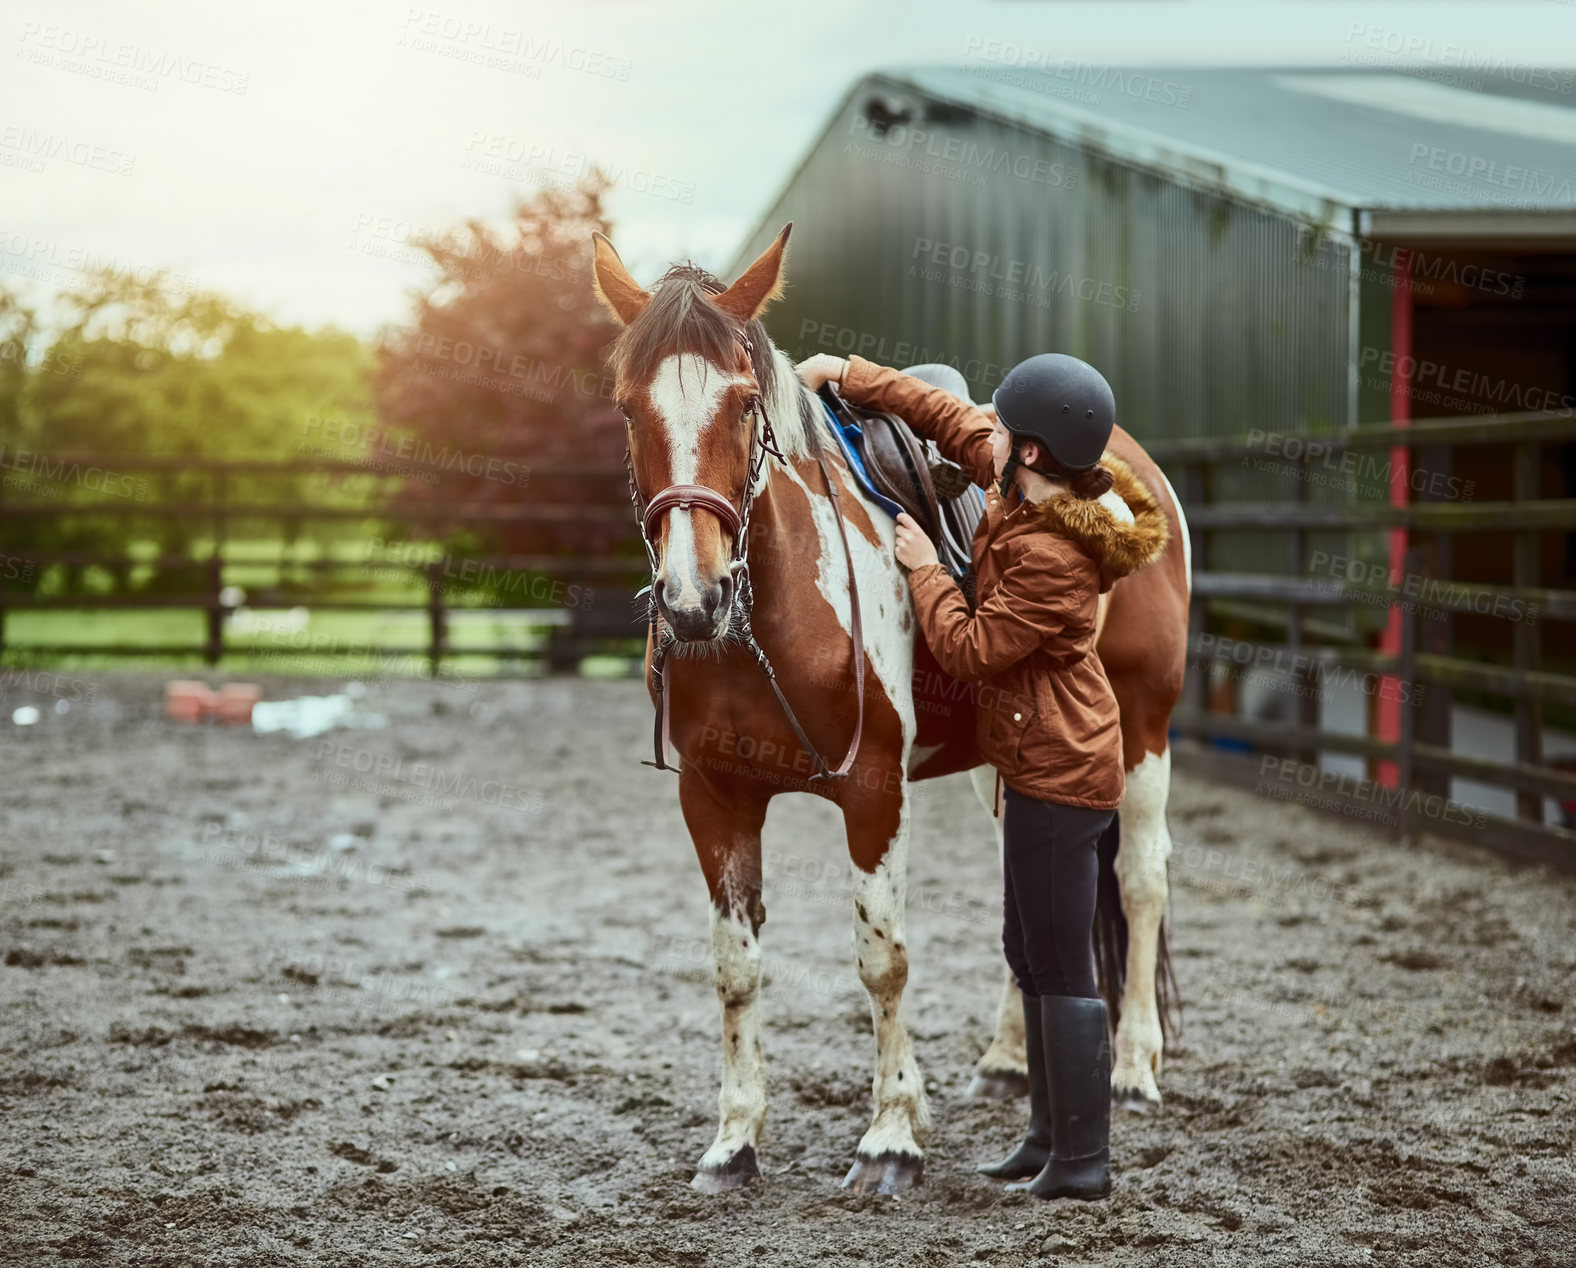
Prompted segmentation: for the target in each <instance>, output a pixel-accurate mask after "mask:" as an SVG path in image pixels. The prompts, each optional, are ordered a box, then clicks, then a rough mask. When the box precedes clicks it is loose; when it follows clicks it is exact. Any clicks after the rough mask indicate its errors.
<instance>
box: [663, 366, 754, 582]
mask: <svg viewBox="0 0 1576 1268" xmlns="http://www.w3.org/2000/svg"><path fill="white" fill-rule="evenodd" d="M744 382H748V380H746V379H740V378H737V377H735V376H734V375H730V374H725V373H723V372H722V371H721V370H719V369H718V368H717V367H716V366H715V365H713V364H712V363H711V362H710V361H708V360H706V358H705V357H703V356H701V355H700V354H698V353H694V352H681V353H677V354H675V355H674V356H671V357H667V358H666V359H664V360H663V361H662V362H661V363H660V364H659V365H658V366H657V369H656V373H655V374H653V375H652V376H651V383H650V386H649V387H648V388H647V393H648V395H649V396H650V399H651V408H652V409H653V410H654V411H655V412H656V415H657V417H658V418H659V419H660V420H661V422H662V427H663V430H664V431H665V432H666V433H667V437H668V462H669V470H670V471H671V472H672V479H673V483H674V484H698V483H699V482H700V481H699V471H700V438H701V434H702V433H703V432H704V431H705V430H706V428H707V426H708V425H710V423H711V421H712V419H713V418H715V417H716V413H717V403H718V402H719V401H720V400H721V399H722V394H723V393H724V392H725V391H727V390H728V388H730V387H733V386H735V385H736V384H739V383H744ZM706 513H707V514H710V512H706ZM693 516H694V512H693V511H691V510H687V509H685V508H683V507H675V508H674V509H673V510H671V511H669V512H668V539H667V545H666V548H665V549H664V551H663V553H662V561H661V564H662V566H661V571H660V580H661V581H662V583H663V594H664V597H665V599H666V601H667V603H668V605H669V606H670V607H673V608H688V607H696V606H698V605H699V604H700V602H701V594H700V590H699V587H698V582H699V580H700V576H699V561H698V560H697V558H696V554H695V521H694V518H693Z"/></svg>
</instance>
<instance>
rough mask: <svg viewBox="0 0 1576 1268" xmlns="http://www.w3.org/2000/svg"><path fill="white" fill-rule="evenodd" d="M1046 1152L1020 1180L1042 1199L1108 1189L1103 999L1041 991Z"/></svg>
mask: <svg viewBox="0 0 1576 1268" xmlns="http://www.w3.org/2000/svg"><path fill="white" fill-rule="evenodd" d="M1040 1024H1041V1025H1042V1026H1043V1028H1044V1041H1043V1042H1044V1047H1045V1071H1046V1075H1047V1077H1048V1086H1049V1088H1050V1099H1051V1156H1050V1158H1049V1160H1048V1161H1047V1162H1046V1164H1045V1169H1044V1170H1043V1171H1041V1172H1040V1173H1039V1175H1037V1176H1035V1177H1034V1179H1032V1180H1030V1181H1028V1182H1027V1183H1025V1184H1013V1185H1008V1186H1007V1187H1008V1188H1010V1189H1020V1190H1021V1189H1026V1190H1028V1191H1029V1192H1030V1193H1032V1194H1034V1195H1035V1196H1036V1197H1041V1198H1063V1197H1066V1198H1103V1197H1105V1196H1106V1195H1107V1194H1108V1193H1110V1192H1111V1165H1110V1159H1111V1045H1110V1041H1109V1040H1108V1038H1107V1036H1106V1010H1105V1001H1104V1000H1103V999H1084V998H1082V997H1080V996H1076V995H1042V996H1041V997H1040Z"/></svg>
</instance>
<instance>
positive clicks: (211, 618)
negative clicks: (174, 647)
mask: <svg viewBox="0 0 1576 1268" xmlns="http://www.w3.org/2000/svg"><path fill="white" fill-rule="evenodd" d="M219 552H220V546H219V543H218V542H217V541H215V542H214V544H213V553H212V554H211V555H209V556H208V595H207V608H208V638H207V642H206V643H205V644H204V646H203V653H202V658H203V663H204V664H206V665H208V666H210V667H211V666H214V665H217V664H218V663H219V658H220V657H221V656H223V655H224V605H223V604H221V603H220V602H219V595H220V593H221V592H222V591H223V590H224V556H223V555H221V554H220V553H219Z"/></svg>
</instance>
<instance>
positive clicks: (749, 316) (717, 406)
mask: <svg viewBox="0 0 1576 1268" xmlns="http://www.w3.org/2000/svg"><path fill="white" fill-rule="evenodd" d="M791 229H792V225H791V224H790V225H788V226H786V227H784V229H783V230H782V232H781V233H780V234H779V235H778V236H777V238H776V240H775V241H774V242H773V243H772V244H771V245H770V246H769V247H767V248H766V250H765V251H763V252H762V253H761V255H760V256H759V257H758V258H757V259H756V260H755V261H754V262H753V263H752V264H751V265H750V266H749V267H748V268H747V269H746V270H745V271H744V272H743V274H741V275H740V276H739V278H738V279H737V280H736V281H735V282H734V283H733V284H732V285H731V286H727V287H724V286H723V284H722V283H721V282H720V281H718V280H717V279H716V278H715V277H713V276H712V275H711V274H710V273H708V272H706V271H705V270H703V269H700V268H698V267H697V266H695V265H692V264H685V265H675V266H673V267H672V268H670V269H669V270H668V271H667V272H666V273H665V274H664V275H663V276H662V278H661V279H659V281H658V282H657V283H656V284H655V286H654V287H653V288H652V289H651V290H649V291H648V290H646V289H645V288H643V287H641V286H640V285H639V284H638V283H637V282H636V281H635V279H634V278H633V277H632V276H631V275H630V273H629V271H628V270H627V269H626V268H625V267H624V264H623V262H622V260H621V259H620V258H619V256H618V253H617V252H616V251H615V250H614V248H613V245H612V243H611V242H610V241H609V240H608V239H607V238H606V237H604V236H603V235H601V234H595V235H593V256H594V259H593V268H592V282H593V286H594V288H595V292H596V295H597V297H598V298H599V300H600V301H601V302H602V304H603V305H604V306H605V307H606V308H607V309H608V311H609V312H610V313H611V314H612V315H613V317H614V318H615V319H616V320H617V322H618V323H619V324H620V325H621V326H622V330H621V331H620V332H619V334H618V336H617V337H616V339H615V340H614V341H613V343H612V344H611V346H610V348H609V359H610V363H611V369H612V372H613V381H614V391H613V397H614V401H615V404H616V405H617V407H618V409H619V410H620V412H621V413H622V415H623V418H624V421H625V425H626V432H627V439H628V453H627V456H626V461H627V467H628V473H629V480H630V489H631V495H632V499H633V501H634V503H635V506H636V511H637V515H638V518H639V521H640V526H641V534H642V537H643V539H644V540H645V543H646V547H647V551H648V554H649V558H650V563H651V568H652V584H651V587H650V591H649V600H648V602H649V610H648V631H647V645H646V656H645V667H646V677H647V685H648V690H649V691H650V693H651V696H652V700H653V704H654V705H655V706H656V720H655V737H654V747H655V750H656V760H655V761H653V762H651V763H649V764H650V765H654V766H658V767H661V768H667V769H676V770H677V772H678V800H679V807H680V811H681V813H682V816H683V819H684V821H685V824H686V826H687V828H688V830H689V833H690V836H691V838H692V839H693V842H694V846H695V852H696V856H697V858H698V860H699V863H700V867H701V871H702V873H703V875H704V877H705V881H706V886H707V890H708V893H709V897H710V925H711V942H712V949H713V956H714V962H715V975H714V984H715V987H716V992H717V997H718V1001H719V1004H720V1008H721V1021H722V1027H721V1029H722V1057H723V1068H722V1078H721V1086H720V1089H719V1092H718V1113H719V1122H718V1126H717V1131H716V1135H715V1137H714V1139H713V1141H712V1143H711V1145H710V1146H709V1147H708V1148H707V1149H706V1150H705V1151H704V1152H703V1153H702V1155H701V1157H700V1160H699V1163H698V1166H697V1168H696V1172H695V1176H694V1178H693V1179H692V1180H691V1184H692V1186H693V1187H694V1188H696V1189H697V1190H700V1191H702V1192H706V1193H720V1192H724V1191H727V1190H731V1189H736V1188H739V1187H741V1186H743V1185H745V1184H746V1183H749V1182H751V1181H752V1180H754V1179H756V1178H757V1177H758V1176H759V1174H760V1171H759V1163H758V1148H759V1146H760V1143H761V1138H762V1129H763V1125H764V1122H765V1116H766V1107H767V1097H766V1084H765V1059H764V1055H763V1051H762V1043H761V1039H762V1022H761V1013H760V986H761V956H762V950H761V926H762V924H763V923H764V921H765V919H766V911H765V906H764V904H763V902H762V869H761V831H762V826H763V824H764V823H765V819H766V811H767V806H768V803H769V802H770V801H771V799H772V797H773V796H775V795H777V794H778V793H780V792H785V791H806V792H811V793H813V794H816V795H819V796H822V797H824V798H826V799H827V800H829V801H830V802H832V803H833V804H834V805H836V806H837V807H838V809H839V810H840V811H841V812H842V817H843V823H844V829H845V833H846V836H847V845H848V852H849V858H850V862H851V866H852V890H853V893H852V900H853V901H852V906H853V912H852V915H853V934H854V944H855V960H856V964H857V968H858V974H859V978H860V981H861V982H862V983H863V985H864V988H865V990H866V992H867V994H868V996H869V1003H870V1016H871V1024H872V1028H873V1030H874V1035H875V1043H876V1056H875V1067H874V1071H873V1075H872V1081H871V1098H872V1106H873V1108H872V1117H871V1121H870V1125H869V1127H868V1129H867V1130H866V1131H865V1132H864V1134H863V1136H862V1137H861V1139H860V1141H859V1143H858V1146H857V1148H856V1151H855V1157H854V1161H853V1163H852V1165H851V1167H850V1169H849V1171H848V1173H847V1175H846V1176H845V1177H844V1179H843V1187H845V1188H850V1189H853V1190H855V1191H858V1192H878V1193H896V1192H899V1191H901V1190H904V1189H907V1188H909V1187H911V1186H912V1185H914V1184H917V1183H919V1182H920V1181H921V1180H922V1178H923V1173H924V1151H923V1145H924V1143H925V1141H926V1139H927V1137H928V1136H929V1133H930V1129H931V1111H930V1106H929V1102H928V1099H927V1097H926V1093H925V1085H924V1081H923V1079H922V1077H921V1075H920V1071H919V1066H918V1063H917V1062H916V1060H915V1056H914V1048H913V1044H912V1042H911V1040H910V1037H909V1032H908V1026H907V1021H906V1014H905V999H904V988H905V985H906V983H907V979H908V951H907V946H906V941H905V932H904V929H905V926H904V901H905V894H906V883H907V861H908V842H909V831H910V806H911V794H910V786H911V783H912V781H913V780H915V779H922V778H933V777H937V776H940V775H944V774H952V773H956V772H958V771H969V772H970V776H971V779H972V780H973V783H974V787H975V790H976V792H977V793H978V794H979V796H980V799H981V801H982V803H983V804H984V805H985V806H986V808H987V810H988V811H989V812H990V813H991V815H992V817H993V818H994V817H995V802H996V796H995V794H996V788H995V782H994V772H992V771H991V770H990V769H989V768H988V767H982V766H981V759H980V756H979V754H978V751H977V749H976V747H975V741H974V721H973V719H974V705H973V702H972V700H970V699H968V698H967V693H963V694H962V696H961V698H960V694H959V693H957V692H956V691H954V690H952V688H954V687H956V685H957V684H955V683H951V682H950V681H949V680H947V679H946V676H945V675H943V674H942V673H941V671H940V669H939V667H938V666H937V665H936V662H935V660H934V658H933V657H931V656H930V655H929V651H928V648H926V646H925V644H924V640H923V638H922V637H918V631H917V622H916V620H915V616H914V611H913V607H912V604H911V602H910V599H909V593H908V587H907V583H906V579H905V574H904V571H903V569H902V567H901V565H899V564H898V563H897V562H896V560H895V559H894V557H893V553H892V547H893V533H894V528H895V525H894V523H893V521H892V520H891V519H890V518H889V517H888V516H887V515H885V514H884V513H883V512H881V511H880V510H879V509H878V508H877V507H876V506H875V505H874V504H873V503H872V502H871V501H869V500H868V499H867V498H866V496H865V495H864V493H863V492H862V491H861V490H860V488H859V486H858V485H857V484H856V483H855V481H854V479H853V478H852V476H851V474H850V472H849V470H848V467H847V464H846V463H845V462H844V460H843V459H842V457H841V455H840V453H839V452H838V451H837V449H836V447H835V446H833V445H831V444H829V443H827V442H826V441H825V440H824V439H823V438H822V436H821V434H820V431H819V429H820V428H821V427H822V426H823V425H824V424H823V423H822V421H821V417H820V412H821V409H822V406H821V404H820V402H819V401H818V399H817V398H816V396H815V395H814V394H813V393H811V392H810V391H809V389H808V388H807V387H806V386H805V385H804V384H803V382H802V381H801V380H800V379H799V377H798V375H797V373H796V371H795V368H794V364H793V362H792V361H791V360H790V359H789V358H788V357H787V356H786V355H785V354H784V353H782V352H781V351H780V350H779V349H778V348H776V347H775V346H774V345H773V344H772V342H771V340H770V339H769V337H768V336H767V333H766V329H765V326H764V324H763V322H762V314H763V313H764V312H765V311H766V309H767V308H768V307H769V306H770V305H771V304H772V302H773V301H774V300H776V299H777V298H778V297H779V296H780V295H781V293H782V289H783V286H784V284H785V280H786V273H785V266H784V261H785V253H786V248H787V243H788V235H789V232H790V230H791ZM1113 452H1117V453H1118V454H1119V455H1120V456H1122V457H1124V458H1126V459H1127V460H1128V462H1129V464H1130V465H1131V466H1132V467H1133V470H1134V471H1135V472H1137V473H1138V474H1139V476H1140V478H1141V479H1143V480H1144V481H1145V482H1146V483H1147V484H1148V485H1149V486H1150V488H1151V490H1152V491H1153V492H1154V493H1155V494H1156V496H1157V500H1160V501H1162V502H1165V503H1167V504H1168V507H1169V509H1168V515H1170V516H1171V518H1172V522H1171V525H1170V527H1171V529H1172V539H1171V540H1172V542H1173V543H1175V542H1178V541H1180V542H1182V543H1183V545H1182V547H1181V549H1182V550H1184V551H1185V550H1186V540H1187V539H1186V532H1185V526H1184V525H1183V524H1182V521H1181V510H1180V507H1179V505H1178V503H1177V501H1176V498H1175V496H1174V494H1173V493H1172V492H1171V489H1170V486H1169V484H1167V483H1166V482H1165V477H1164V476H1163V475H1160V474H1159V472H1158V468H1156V467H1155V466H1154V464H1153V463H1151V462H1149V461H1148V459H1147V455H1144V454H1143V453H1142V450H1141V449H1139V448H1138V446H1137V445H1136V442H1132V441H1131V438H1130V437H1126V436H1125V433H1124V434H1122V435H1121V436H1120V437H1118V438H1117V439H1116V440H1115V441H1114V445H1113ZM1162 488H1163V494H1164V495H1163V496H1162V492H1161V491H1162ZM1177 553H1178V551H1177V548H1176V547H1175V546H1174V545H1172V546H1168V547H1167V550H1166V556H1165V557H1163V558H1162V560H1161V561H1159V562H1157V563H1155V564H1154V565H1152V566H1151V568H1149V569H1146V570H1144V571H1143V572H1140V573H1138V574H1135V575H1134V576H1133V577H1131V578H1127V579H1124V580H1122V581H1120V582H1118V583H1117V586H1116V588H1115V589H1114V590H1113V591H1112V599H1111V607H1110V613H1109V619H1108V620H1107V622H1106V625H1105V629H1104V632H1103V635H1102V642H1101V643H1100V645H1099V650H1100V654H1101V656H1102V660H1104V661H1105V663H1106V666H1107V672H1108V675H1109V676H1110V678H1111V682H1112V687H1113V689H1114V690H1115V692H1116V695H1117V699H1118V701H1119V702H1120V704H1121V707H1122V731H1123V746H1124V753H1125V755H1126V758H1125V760H1126V764H1127V767H1128V771H1129V774H1128V794H1127V797H1126V798H1125V799H1124V801H1123V803H1122V806H1121V809H1120V811H1119V815H1118V821H1119V823H1120V827H1121V838H1120V845H1119V847H1118V846H1117V845H1116V844H1115V834H1114V833H1113V834H1111V836H1112V844H1111V847H1110V848H1111V850H1114V851H1115V853H1114V857H1110V858H1107V859H1106V863H1105V869H1106V871H1107V873H1109V874H1110V875H1111V876H1112V877H1114V881H1113V882H1112V883H1110V884H1106V883H1102V886H1101V892H1102V895H1103V897H1104V901H1103V902H1102V903H1101V905H1100V908H1099V911H1100V914H1098V915H1097V925H1099V926H1100V927H1101V933H1100V936H1098V937H1097V939H1096V943H1097V948H1103V951H1102V953H1101V954H1100V955H1099V956H1098V957H1097V960H1098V963H1099V965H1100V968H1101V980H1102V989H1103V990H1104V991H1105V993H1106V994H1107V999H1108V1002H1113V1001H1115V1002H1116V1003H1117V1004H1118V1005H1119V1007H1120V1009H1121V1011H1120V1014H1119V1016H1120V1020H1119V1022H1118V1026H1117V1042H1116V1049H1115V1050H1116V1054H1117V1059H1116V1066H1115V1070H1114V1076H1113V1096H1116V1097H1118V1098H1136V1099H1138V1100H1147V1101H1150V1102H1155V1101H1158V1097H1159V1093H1158V1088H1157V1085H1156V1082H1155V1076H1156V1075H1158V1074H1159V1072H1160V1054H1161V1047H1162V1042H1163V1033H1162V1031H1163V1022H1164V1018H1163V1016H1162V1014H1161V1013H1160V1012H1159V1011H1158V1010H1157V995H1156V987H1155V974H1156V960H1157V955H1158V956H1160V957H1161V958H1162V959H1163V958H1164V947H1165V942H1166V934H1165V926H1164V919H1163V918H1164V913H1165V905H1166V893H1167V891H1166V872H1165V865H1166V857H1167V855H1168V854H1169V851H1170V838H1169V836H1168V835H1167V833H1166V829H1165V800H1166V792H1167V787H1168V775H1169V762H1170V758H1169V750H1168V748H1167V746H1166V732H1167V720H1168V718H1169V715H1170V711H1171V707H1172V705H1173V704H1174V703H1175V700H1176V698H1177V696H1178V694H1179V693H1180V690H1181V677H1182V670H1183V666H1184V661H1185V651H1186V606H1187V586H1186V578H1185V576H1184V574H1183V572H1182V567H1183V564H1182V562H1181V561H1179V560H1177V559H1176V558H1175V556H1176V555H1177ZM1168 558H1169V562H1167V560H1168ZM1151 577H1152V578H1153V579H1150V578H1151ZM1107 657H1109V659H1107ZM845 746H846V753H845V756H844V757H843V759H842V761H841V763H840V764H839V765H838V766H837V767H836V768H835V769H834V768H833V766H832V763H831V761H830V760H828V759H827V758H825V757H823V756H822V754H823V753H835V752H836V751H838V750H840V749H843V748H844V747H845ZM670 756H675V757H676V758H677V766H676V767H671V766H669V763H668V759H669V757H670ZM999 848H1000V843H999V840H998V849H999ZM1109 852H1110V851H1109V850H1108V853H1109ZM1118 887H1119V890H1120V894H1119V898H1118V896H1117V894H1116V892H1115V891H1116V890H1117V889H1118ZM1015 992H1016V987H1015V986H1014V985H1013V984H1012V982H1011V977H1010V974H1009V976H1008V986H1007V989H1006V990H1005V991H1004V992H1003V996H1002V1001H1001V1005H1000V1009H999V1022H998V1027H997V1034H996V1036H995V1038H994V1039H993V1040H992V1041H991V1043H990V1045H989V1047H988V1048H987V1050H986V1052H985V1054H984V1056H983V1057H981V1059H980V1061H979V1063H978V1065H977V1067H976V1078H975V1084H976V1086H975V1087H974V1089H973V1090H974V1091H976V1092H977V1093H982V1094H1003V1093H1006V1092H1011V1091H1013V1090H1019V1091H1021V1090H1022V1089H1023V1088H1024V1087H1026V1082H1025V1081H1024V1068H1025V1067H1024V1044H1023V1034H1022V1018H1021V1007H1019V1006H1018V1002H1017V996H1016V994H1015ZM1116 1015H1117V1011H1116V1008H1115V1007H1113V1016H1116ZM1014 1018H1016V1022H1015V1023H1014ZM1015 1084H1016V1085H1017V1086H1016V1088H1015Z"/></svg>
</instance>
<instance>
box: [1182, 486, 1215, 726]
mask: <svg viewBox="0 0 1576 1268" xmlns="http://www.w3.org/2000/svg"><path fill="white" fill-rule="evenodd" d="M1206 461H1207V459H1203V458H1195V459H1189V460H1187V465H1186V466H1185V467H1184V468H1183V469H1182V490H1183V492H1182V496H1183V499H1184V507H1193V506H1203V505H1204V504H1205V503H1206V502H1207V501H1208V493H1209V487H1208V484H1207V482H1206V476H1205V467H1204V464H1205V462H1206ZM1188 538H1189V545H1190V546H1191V547H1192V557H1193V576H1194V578H1197V577H1198V576H1199V575H1200V574H1201V573H1203V572H1205V571H1207V569H1208V567H1209V564H1208V560H1207V559H1206V558H1205V553H1206V552H1205V536H1204V534H1203V533H1202V532H1201V531H1200V530H1199V529H1197V528H1195V527H1194V526H1193V521H1192V519H1191V517H1190V518H1189V519H1188ZM1206 623H1207V622H1206V621H1205V619H1204V605H1203V604H1202V603H1200V602H1199V599H1198V596H1197V595H1196V594H1189V595H1188V605H1187V639H1188V645H1189V646H1190V647H1197V646H1198V640H1199V638H1200V637H1201V636H1202V635H1203V633H1204V627H1205V625H1206ZM1189 664H1190V665H1191V667H1192V670H1193V672H1192V673H1190V674H1188V675H1186V677H1184V678H1183V680H1182V681H1183V700H1184V701H1185V702H1186V704H1187V706H1188V708H1189V709H1190V710H1191V711H1192V712H1193V713H1194V715H1195V716H1197V715H1199V714H1202V713H1203V712H1204V711H1205V710H1206V709H1208V708H1209V679H1210V670H1211V668H1212V667H1213V665H1214V661H1213V660H1212V659H1211V660H1193V659H1192V658H1191V657H1190V658H1189ZM1200 738H1201V739H1202V740H1203V741H1204V743H1206V744H1207V743H1208V742H1209V737H1208V736H1207V735H1206V736H1202V737H1200Z"/></svg>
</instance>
